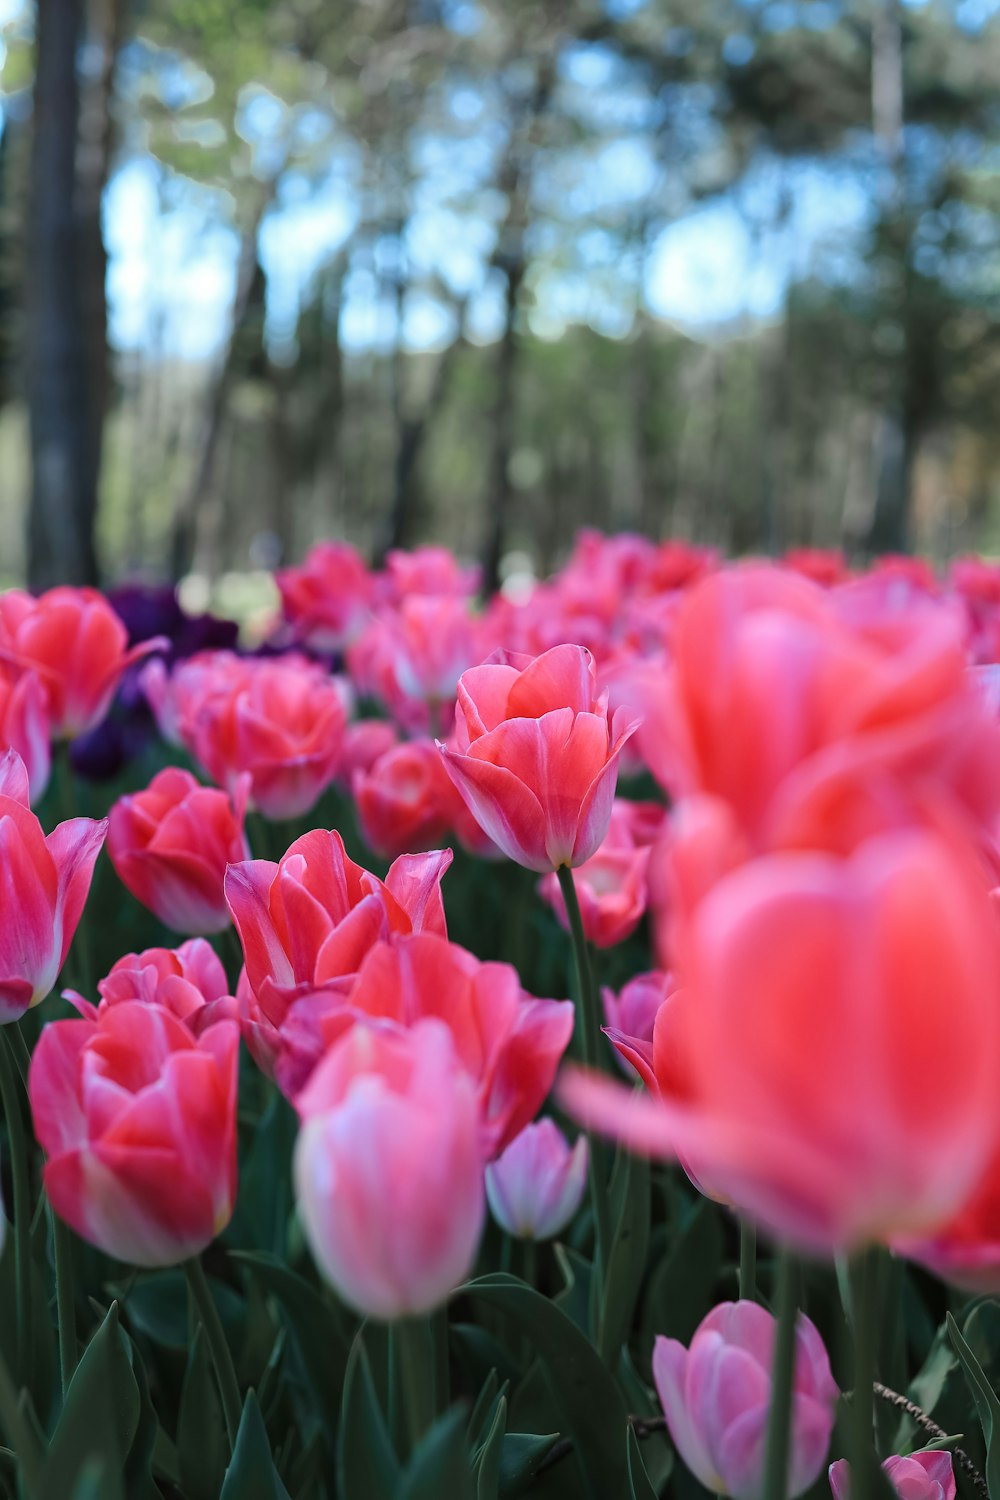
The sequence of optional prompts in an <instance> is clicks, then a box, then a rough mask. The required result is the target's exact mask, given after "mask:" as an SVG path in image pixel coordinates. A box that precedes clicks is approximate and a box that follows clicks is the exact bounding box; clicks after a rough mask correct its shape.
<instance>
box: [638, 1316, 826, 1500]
mask: <svg viewBox="0 0 1000 1500" xmlns="http://www.w3.org/2000/svg"><path fill="white" fill-rule="evenodd" d="M774 1336H775V1320H774V1318H773V1317H772V1316H771V1314H770V1313H769V1312H767V1311H766V1309H765V1308H763V1307H761V1306H759V1304H757V1303H756V1302H722V1303H720V1304H719V1306H718V1307H714V1308H713V1309H712V1311H711V1312H710V1313H709V1314H708V1316H707V1317H706V1318H704V1319H703V1320H702V1321H701V1323H699V1325H698V1327H697V1329H696V1330H695V1333H694V1337H693V1338H692V1340H691V1346H690V1348H689V1349H685V1348H684V1346H683V1344H679V1343H678V1342H677V1340H676V1339H668V1338H664V1337H663V1336H662V1335H661V1336H660V1337H659V1338H658V1339H657V1340H656V1345H655V1348H654V1350H653V1379H654V1381H655V1382H656V1390H657V1394H658V1395H659V1398H660V1404H661V1406H662V1407H663V1414H664V1416H665V1417H666V1419H667V1427H668V1428H669V1430H670V1436H671V1438H672V1439H673V1442H674V1446H675V1447H676V1449H677V1452H678V1453H679V1454H680V1456H681V1458H682V1459H683V1461H684V1463H685V1464H686V1465H687V1467H688V1468H689V1469H690V1470H691V1472H692V1474H694V1476H695V1477H696V1478H697V1479H699V1480H700V1481H701V1483H702V1484H703V1485H704V1486H705V1488H706V1489H707V1490H710V1491H711V1492H712V1493H713V1494H716V1495H729V1496H731V1497H732V1500H761V1496H762V1491H763V1479H764V1450H765V1443H766V1438H767V1422H768V1414H769V1412H770V1407H771V1367H772V1361H773V1353H774ZM837 1395H838V1391H837V1387H836V1385H835V1384H834V1380H833V1375H832V1374H831V1371H830V1361H829V1358H828V1357H827V1353H826V1349H825V1348H824V1347H823V1340H822V1339H821V1338H820V1336H819V1333H818V1332H817V1330H816V1327H815V1325H814V1324H813V1323H811V1322H810V1321H809V1319H808V1318H807V1317H806V1316H805V1314H803V1313H800V1314H799V1316H798V1319H797V1323H796V1330H795V1374H794V1378H793V1384H792V1412H791V1441H790V1445H789V1461H788V1489H787V1495H788V1500H794V1497H795V1496H796V1495H801V1494H802V1492H803V1491H804V1490H807V1489H808V1488H809V1486H810V1485H811V1484H812V1483H813V1482H814V1481H815V1480H816V1479H817V1477H818V1476H819V1474H820V1473H821V1471H822V1468H823V1464H824V1463H825V1461H826V1455H827V1450H828V1448H829V1446H830V1434H831V1433H832V1431H833V1421H834V1408H835V1405H836V1401H837Z"/></svg>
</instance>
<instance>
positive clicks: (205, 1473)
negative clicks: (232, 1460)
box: [177, 1323, 229, 1500]
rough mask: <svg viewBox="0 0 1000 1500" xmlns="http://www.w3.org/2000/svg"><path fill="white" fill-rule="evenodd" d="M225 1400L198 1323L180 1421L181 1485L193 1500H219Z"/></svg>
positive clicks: (223, 1462)
mask: <svg viewBox="0 0 1000 1500" xmlns="http://www.w3.org/2000/svg"><path fill="white" fill-rule="evenodd" d="M225 1434H226V1429H225V1423H224V1421H223V1413H222V1398H221V1397H220V1395H219V1387H218V1382H217V1381H216V1378H215V1371H214V1370H213V1368H212V1362H211V1357H210V1355H209V1352H208V1345H207V1343H206V1341H205V1331H204V1329H203V1327H202V1325H201V1324H200V1323H199V1324H198V1326H197V1327H196V1329H195V1335H194V1339H193V1341H192V1344H191V1353H190V1354H189V1355H188V1363H187V1369H186V1370H185V1372H184V1384H183V1385H182V1386H181V1402H180V1414H179V1416H178V1419H177V1451H178V1457H179V1460H180V1468H181V1484H182V1486H183V1488H184V1491H185V1493H186V1494H187V1495H189V1496H190V1500H216V1496H217V1495H218V1493H219V1489H220V1488H221V1485H222V1480H223V1476H224V1474H225V1472H226V1462H227V1460H228V1458H229V1453H228V1450H227V1447H226V1435H225Z"/></svg>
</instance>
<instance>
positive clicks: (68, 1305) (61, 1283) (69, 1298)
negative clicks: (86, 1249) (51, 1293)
mask: <svg viewBox="0 0 1000 1500" xmlns="http://www.w3.org/2000/svg"><path fill="white" fill-rule="evenodd" d="M49 1219H50V1222H51V1225H52V1251H53V1256H54V1258H55V1263H56V1312H57V1315H58V1320H59V1373H60V1375H61V1377H62V1392H63V1400H65V1399H66V1392H67V1391H68V1390H69V1383H70V1381H71V1380H72V1379H73V1374H74V1372H75V1370H76V1362H77V1339H76V1278H75V1276H74V1274H73V1240H72V1238H71V1236H70V1231H69V1229H68V1228H67V1226H66V1225H65V1224H64V1223H63V1222H62V1220H61V1219H60V1217H59V1215H58V1214H57V1213H56V1211H55V1209H54V1208H53V1207H52V1205H51V1203H50V1204H49Z"/></svg>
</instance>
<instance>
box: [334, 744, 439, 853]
mask: <svg viewBox="0 0 1000 1500" xmlns="http://www.w3.org/2000/svg"><path fill="white" fill-rule="evenodd" d="M352 791H353V793H354V802H355V809H356V811H357V815H358V824H359V826H360V828H361V833H362V837H363V838H364V841H365V843H366V844H367V845H368V847H369V849H373V850H374V851H375V853H376V854H380V855H382V856H383V857H384V858H386V859H392V858H393V857H394V856H395V855H397V854H407V853H414V854H415V853H417V852H418V851H420V850H423V849H433V848H435V847H436V846H437V845H440V844H441V843H442V841H443V840H444V838H445V837H446V835H447V833H448V830H449V829H450V827H451V825H452V822H453V818H454V813H455V803H456V802H460V800H461V799H460V798H459V797H458V794H457V793H456V791H455V788H454V787H453V786H452V784H451V778H450V777H449V775H448V773H447V771H446V770H445V768H444V766H443V764H442V762H441V756H440V754H439V753H438V751H437V748H436V747H435V745H434V743H433V741H432V740H409V741H407V742H406V743H405V744H402V745H394V746H393V747H392V749H391V750H387V751H386V753H385V754H384V755H382V756H380V757H379V759H378V760H377V761H376V762H375V764H374V765H373V766H371V767H370V768H369V769H368V770H367V771H355V773H354V780H353V784H352Z"/></svg>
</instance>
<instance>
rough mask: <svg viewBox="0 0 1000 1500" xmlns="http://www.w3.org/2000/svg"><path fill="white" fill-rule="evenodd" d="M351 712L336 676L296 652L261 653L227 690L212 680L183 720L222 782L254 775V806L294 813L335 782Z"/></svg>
mask: <svg viewBox="0 0 1000 1500" xmlns="http://www.w3.org/2000/svg"><path fill="white" fill-rule="evenodd" d="M346 718H347V715H346V712H345V709H344V703H343V698H342V696H341V693H340V690H339V689H338V687H337V685H336V683H334V682H333V681H332V680H331V679H330V678H329V677H328V676H327V675H326V674H325V673H324V672H323V671H322V670H321V669H320V668H319V667H316V666H315V665H313V664H312V663H309V662H305V661H303V660H301V659H300V658H297V657H283V658H281V659H280V660H260V661H256V662H254V663H253V666H252V670H251V671H250V672H249V673H248V674H246V675H243V674H241V675H240V677H239V678H238V679H237V680H236V682H235V683H234V685H233V688H232V690H231V691H229V692H224V691H219V690H218V689H217V688H216V687H215V686H214V684H213V686H212V688H211V690H210V691H208V692H207V693H206V695H205V696H204V698H203V699H202V700H201V701H200V702H195V703H194V704H193V705H191V707H190V708H189V709H188V710H187V712H186V714H185V716H184V718H183V719H182V720H181V723H180V731H181V734H182V736H183V739H184V742H185V744H186V745H187V746H188V748H189V749H190V750H191V751H192V753H193V754H194V755H195V756H196V757H197V759H198V760H199V761H200V762H201V764H202V765H203V766H204V767H205V769H206V771H207V772H208V774H209V775H210V776H211V777H212V780H213V781H215V782H217V783H218V784H219V786H224V787H227V788H228V789H229V790H230V791H231V792H235V790H236V787H237V785H238V783H239V779H240V777H241V776H242V775H243V774H245V773H246V774H249V776H250V798H251V803H252V805H253V806H254V807H255V808H256V809H257V810H258V811H259V812H261V813H263V815H264V816H265V817H267V818H275V819H286V818H297V817H299V816H300V815H301V814H302V813H306V812H308V811H309V810H310V808H312V807H313V806H314V805H315V803H316V802H317V800H318V799H319V797H320V795H321V793H322V792H323V791H325V789H326V788H327V787H328V786H329V785H330V783H331V781H332V780H333V778H334V775H335V773H336V769H337V762H338V760H339V758H340V747H341V741H342V739H343V734H344V724H345V722H346Z"/></svg>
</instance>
